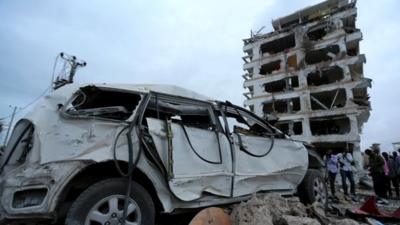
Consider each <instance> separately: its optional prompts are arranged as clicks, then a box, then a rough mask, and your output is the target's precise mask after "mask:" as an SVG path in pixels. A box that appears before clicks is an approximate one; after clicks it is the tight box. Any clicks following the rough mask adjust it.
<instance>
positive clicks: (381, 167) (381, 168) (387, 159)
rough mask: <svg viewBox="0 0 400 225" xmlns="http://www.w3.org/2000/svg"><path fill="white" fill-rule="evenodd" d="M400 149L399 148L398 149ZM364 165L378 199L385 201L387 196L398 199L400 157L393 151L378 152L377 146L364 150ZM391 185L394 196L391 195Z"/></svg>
mask: <svg viewBox="0 0 400 225" xmlns="http://www.w3.org/2000/svg"><path fill="white" fill-rule="evenodd" d="M399 151H400V149H399ZM365 155H366V157H367V158H366V159H365V160H364V161H365V162H364V167H365V169H368V171H369V174H370V176H371V177H372V181H373V185H374V191H375V194H376V196H377V197H378V201H381V202H383V203H387V198H396V199H399V197H400V196H399V179H400V157H399V156H398V152H396V151H394V152H393V153H392V154H391V155H389V154H388V153H387V152H383V153H382V154H381V153H380V149H379V146H375V147H373V148H371V149H366V150H365ZM392 186H393V187H394V192H395V194H396V197H394V196H393V192H392Z"/></svg>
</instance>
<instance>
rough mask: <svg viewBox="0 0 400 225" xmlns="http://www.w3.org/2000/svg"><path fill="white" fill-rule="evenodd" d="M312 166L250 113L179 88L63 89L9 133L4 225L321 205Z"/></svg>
mask: <svg viewBox="0 0 400 225" xmlns="http://www.w3.org/2000/svg"><path fill="white" fill-rule="evenodd" d="M321 166H323V165H322V163H321V161H320V158H319V157H318V156H317V155H316V154H315V153H313V151H311V150H308V149H307V148H306V147H305V146H304V145H303V143H301V142H296V141H293V140H291V139H290V138H289V137H288V136H286V135H285V134H283V133H282V132H280V131H279V130H278V129H276V128H275V127H273V126H272V125H270V124H268V123H267V122H265V121H264V120H262V119H260V118H258V117H257V116H255V115H254V114H252V113H251V112H249V111H248V110H246V109H243V108H240V107H238V106H235V105H233V104H230V103H229V102H219V101H215V100H212V99H209V98H207V97H204V96H202V95H199V94H196V93H194V92H191V91H188V90H185V89H183V88H179V87H176V86H165V85H164V86H163V85H141V86H139V85H106V84H101V85H86V86H77V85H66V86H64V87H62V88H60V89H58V90H56V91H54V92H52V93H50V94H48V95H47V96H45V97H44V98H43V99H42V100H40V102H38V103H37V105H36V106H35V107H34V108H33V110H32V111H31V112H30V113H29V114H28V115H26V116H25V117H23V118H22V119H21V120H19V122H18V123H17V124H16V125H15V128H14V131H13V133H12V136H11V138H10V139H9V141H8V144H7V146H6V149H5V151H4V155H3V157H2V159H1V164H0V170H1V176H0V184H1V186H0V194H1V212H0V215H1V221H3V222H5V223H7V224H9V223H15V224H30V223H33V224H34V223H36V222H38V221H40V223H41V224H42V223H45V222H46V221H47V222H49V223H56V222H60V221H64V220H65V224H67V225H77V224H85V225H92V224H103V225H113V224H122V223H123V222H125V224H129V225H133V224H136V225H139V224H144V225H151V224H154V221H155V215H156V214H157V213H172V212H176V211H179V210H182V209H189V208H201V207H206V206H211V205H221V204H228V203H233V202H238V201H242V200H245V199H247V198H249V197H250V196H251V194H252V193H255V192H261V193H262V192H268V191H274V192H279V193H281V194H289V195H290V194H295V193H298V195H299V196H300V198H301V199H302V200H303V201H304V202H307V203H311V202H314V201H320V202H321V203H325V202H326V198H327V193H326V187H325V184H324V182H323V179H322V176H321V174H320V172H319V171H318V169H320V167H321Z"/></svg>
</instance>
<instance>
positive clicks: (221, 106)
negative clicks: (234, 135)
mask: <svg viewBox="0 0 400 225" xmlns="http://www.w3.org/2000/svg"><path fill="white" fill-rule="evenodd" d="M217 104H218V107H217V108H218V110H223V111H224V112H225V114H226V113H227V112H229V111H228V110H229V108H231V109H232V111H231V112H229V113H233V114H237V115H238V116H239V117H241V118H242V119H243V120H244V121H245V122H244V123H247V124H248V125H250V127H251V126H252V125H254V124H258V125H259V126H260V127H262V128H263V129H265V131H266V132H265V134H266V135H284V134H283V133H282V131H280V130H279V129H278V128H276V127H274V126H272V125H271V124H269V123H268V122H267V121H264V120H262V119H260V118H259V117H258V116H257V115H255V114H254V113H252V112H250V111H248V110H247V109H245V108H242V107H239V106H236V105H234V104H232V103H230V102H217ZM239 112H240V113H239ZM225 116H227V115H225ZM246 116H248V117H249V118H251V119H252V120H254V121H249V120H246V119H245V117H246ZM230 132H232V131H230Z"/></svg>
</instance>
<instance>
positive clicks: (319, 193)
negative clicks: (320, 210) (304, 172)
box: [313, 178, 326, 205]
mask: <svg viewBox="0 0 400 225" xmlns="http://www.w3.org/2000/svg"><path fill="white" fill-rule="evenodd" d="M313 191H314V197H315V201H316V202H319V203H321V204H322V205H325V203H326V189H325V185H324V184H323V182H322V180H321V179H319V178H316V179H315V180H314V187H313Z"/></svg>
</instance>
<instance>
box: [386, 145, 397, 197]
mask: <svg viewBox="0 0 400 225" xmlns="http://www.w3.org/2000/svg"><path fill="white" fill-rule="evenodd" d="M382 156H383V158H384V159H385V160H386V163H387V166H388V169H389V173H388V175H387V176H386V190H387V193H388V195H389V198H392V197H393V193H392V185H393V187H394V191H395V193H396V198H399V185H398V182H397V173H396V165H395V161H394V160H393V158H391V157H389V154H388V153H387V152H383V153H382Z"/></svg>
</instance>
